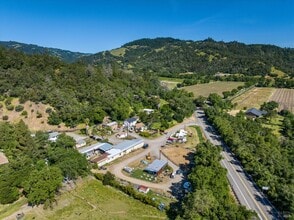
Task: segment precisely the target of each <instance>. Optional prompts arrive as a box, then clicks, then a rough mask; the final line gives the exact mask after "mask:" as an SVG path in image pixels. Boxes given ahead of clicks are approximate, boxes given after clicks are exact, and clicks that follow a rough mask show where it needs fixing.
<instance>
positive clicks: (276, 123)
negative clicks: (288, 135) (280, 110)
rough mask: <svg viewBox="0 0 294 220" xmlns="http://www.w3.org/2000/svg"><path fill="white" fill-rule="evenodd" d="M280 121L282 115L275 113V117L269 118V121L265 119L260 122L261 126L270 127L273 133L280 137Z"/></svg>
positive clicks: (281, 121)
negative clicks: (263, 121)
mask: <svg viewBox="0 0 294 220" xmlns="http://www.w3.org/2000/svg"><path fill="white" fill-rule="evenodd" d="M282 123H283V117H282V116H280V115H276V116H275V117H273V118H271V119H270V121H266V122H265V123H262V126H263V127H266V128H270V129H272V131H273V134H274V135H276V136H277V137H280V136H281V126H282Z"/></svg>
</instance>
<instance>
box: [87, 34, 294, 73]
mask: <svg viewBox="0 0 294 220" xmlns="http://www.w3.org/2000/svg"><path fill="white" fill-rule="evenodd" d="M83 59H84V60H85V61H86V62H89V63H95V64H101V63H107V62H114V61H115V62H116V63H118V64H119V65H121V66H122V67H124V68H125V69H132V70H134V71H137V70H140V71H145V72H149V71H151V72H154V73H157V74H159V75H160V76H173V77H175V76H179V74H181V73H182V74H185V73H190V72H192V73H196V74H210V75H213V74H216V73H218V72H222V73H229V74H245V75H262V76H265V75H267V74H270V73H271V69H272V67H274V68H276V69H278V70H281V71H283V72H284V73H286V74H287V75H290V76H292V77H293V75H294V49H293V48H280V47H277V46H273V45H263V44H252V45H246V44H243V43H239V42H236V41H233V42H228V43H225V42H223V41H219V42H217V41H214V40H212V39H211V38H209V39H207V40H203V41H184V40H177V39H173V38H155V39H147V38H145V39H140V40H136V41H133V42H130V43H127V44H125V45H123V46H122V47H121V48H118V49H115V50H111V51H105V52H101V53H97V54H94V55H90V56H87V57H84V58H83Z"/></svg>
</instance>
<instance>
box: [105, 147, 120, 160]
mask: <svg viewBox="0 0 294 220" xmlns="http://www.w3.org/2000/svg"><path fill="white" fill-rule="evenodd" d="M106 153H108V154H109V155H108V156H107V157H108V158H109V157H114V156H116V155H118V154H120V153H121V150H119V149H110V150H109V151H107V152H106Z"/></svg>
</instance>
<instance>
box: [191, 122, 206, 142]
mask: <svg viewBox="0 0 294 220" xmlns="http://www.w3.org/2000/svg"><path fill="white" fill-rule="evenodd" d="M190 127H193V128H195V129H196V132H197V138H198V143H203V142H204V141H205V137H204V135H203V132H202V131H201V128H200V127H199V126H196V125H195V126H190Z"/></svg>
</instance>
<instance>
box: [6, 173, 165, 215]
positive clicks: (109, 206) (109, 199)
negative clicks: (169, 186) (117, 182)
mask: <svg viewBox="0 0 294 220" xmlns="http://www.w3.org/2000/svg"><path fill="white" fill-rule="evenodd" d="M24 214H25V219H26V220H30V219H39V220H43V219H49V220H50V219H52V220H53V219H56V220H59V219H83V220H84V219H93V220H95V219H103V220H104V219H109V220H111V219H126V220H127V219H128V220H129V219H134V220H135V219H166V218H167V217H166V215H165V212H161V211H159V210H158V209H157V208H155V207H152V206H149V205H145V204H143V203H141V202H140V201H137V200H135V199H132V198H130V197H129V196H127V195H125V194H124V193H122V192H120V191H118V190H116V189H114V188H112V187H109V186H104V185H102V183H101V182H100V181H97V180H95V179H90V178H86V179H84V180H82V181H79V182H78V184H77V186H76V187H75V188H74V189H73V190H69V191H65V192H63V193H61V195H60V196H58V197H57V201H56V204H55V205H54V206H53V209H50V208H48V209H47V210H44V209H43V207H42V206H39V207H34V208H29V209H28V210H27V211H26V212H24ZM6 219H7V220H9V219H11V220H12V219H13V220H14V219H15V215H13V216H10V217H9V218H6Z"/></svg>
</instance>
